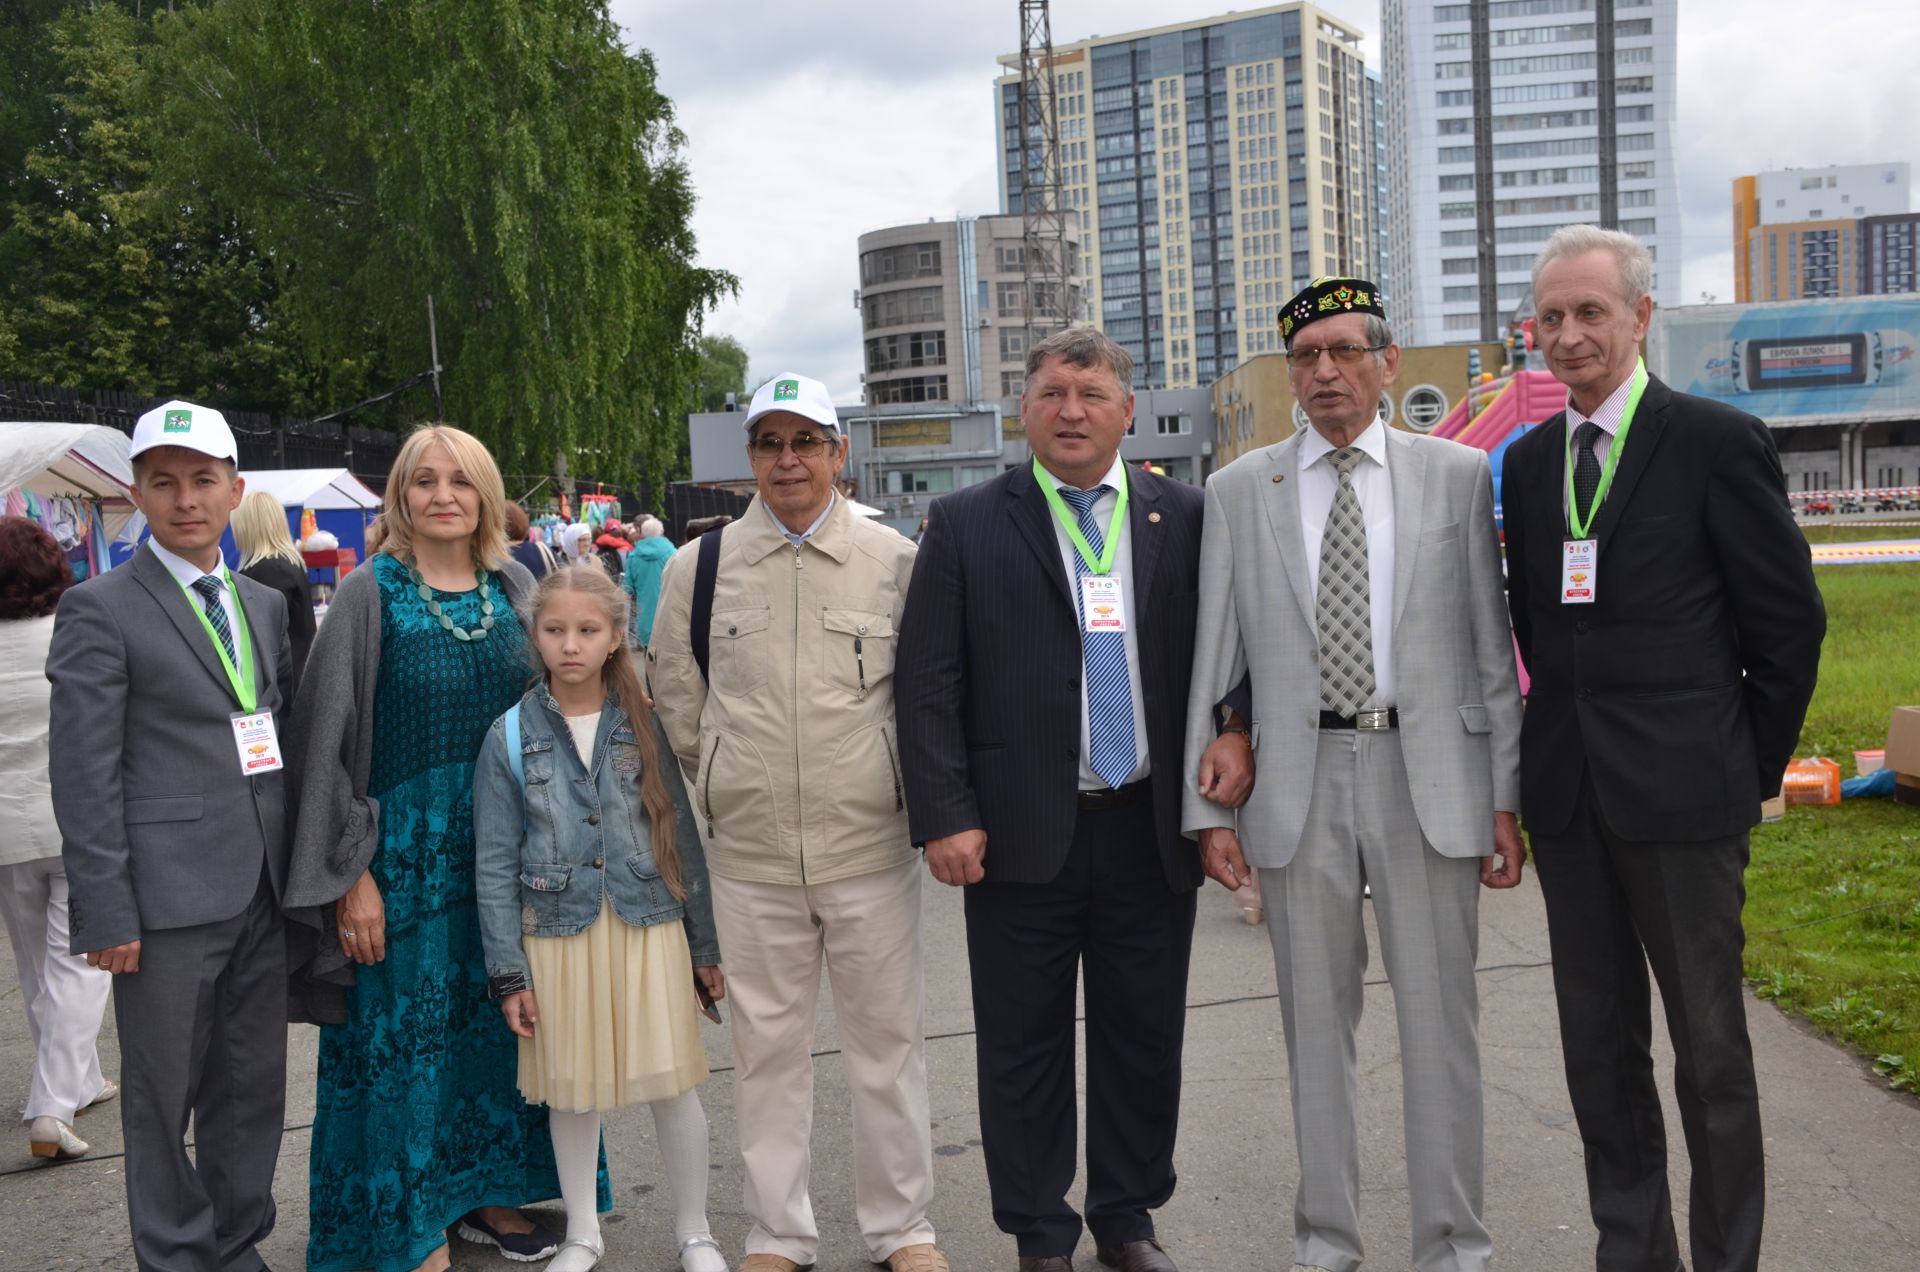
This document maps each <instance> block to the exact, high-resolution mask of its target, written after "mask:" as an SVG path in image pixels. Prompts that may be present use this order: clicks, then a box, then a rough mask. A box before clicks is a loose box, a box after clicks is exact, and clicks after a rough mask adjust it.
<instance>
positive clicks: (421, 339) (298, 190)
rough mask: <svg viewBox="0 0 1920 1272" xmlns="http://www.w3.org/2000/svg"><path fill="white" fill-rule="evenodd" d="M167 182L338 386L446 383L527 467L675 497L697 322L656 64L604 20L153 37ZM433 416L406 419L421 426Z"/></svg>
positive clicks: (502, 20)
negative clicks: (670, 486)
mask: <svg viewBox="0 0 1920 1272" xmlns="http://www.w3.org/2000/svg"><path fill="white" fill-rule="evenodd" d="M156 23H157V28H158V30H159V31H160V33H161V37H162V38H161V44H162V46H163V54H162V56H161V57H160V58H159V59H158V60H157V62H156V83H159V84H164V86H165V94H164V103H163V111H162V116H161V118H162V120H163V122H164V127H165V132H166V135H167V136H168V138H169V139H170V144H169V146H168V155H169V166H170V170H171V171H172V173H173V174H174V178H175V179H176V180H177V181H179V182H181V183H183V184H184V185H186V186H188V187H190V188H192V189H194V190H196V191H201V192H204V193H205V194H206V195H207V196H208V197H210V198H212V199H213V200H215V201H217V202H219V203H221V204H222V205H225V206H230V207H233V208H235V209H236V210H237V211H238V213H239V214H240V216H241V217H242V218H243V220H244V221H245V223H246V224H247V225H249V226H250V227H252V229H253V230H254V232H255V233H256V234H257V235H258V236H259V238H260V241H261V242H262V243H263V244H265V245H266V247H267V249H268V250H269V251H270V254H271V256H272V259H273V260H274V262H275V265H276V270H277V281H278V285H279V298H278V302H277V308H278V313H279V314H280V315H281V317H282V318H284V319H287V320H290V321H291V322H292V324H293V326H294V328H295V329H296V330H297V331H298V332H299V335H300V338H301V342H302V347H303V350H304V352H305V354H306V355H307V357H308V358H309V359H311V360H313V361H314V362H315V363H317V364H320V365H324V366H339V365H343V364H347V363H351V362H354V361H355V360H361V361H367V360H371V361H372V362H373V363H375V364H379V365H384V366H386V367H389V368H392V369H393V372H394V374H396V375H405V374H407V373H410V372H412V371H416V370H419V369H422V368H424V367H426V366H427V365H428V361H429V353H428V344H427V329H426V323H425V302H426V297H427V296H428V295H429V294H431V295H432V296H433V297H434V298H435V302H436V308H437V313H438V319H439V347H440V358H441V362H442V363H443V365H444V366H445V367H446V373H445V375H444V377H443V384H444V391H445V412H444V413H445V415H446V417H447V418H448V419H449V420H451V421H453V422H456V423H458V424H461V425H462V426H463V427H467V428H470V429H471V430H472V431H474V432H475V433H476V434H478V435H479V436H480V437H481V438H483V439H484V440H485V441H486V442H487V443H488V444H489V445H490V446H491V447H493V449H494V451H495V454H496V455H497V456H498V457H499V459H500V461H501V463H502V466H503V467H505V468H506V469H508V470H509V471H519V472H541V471H551V470H552V468H553V467H555V466H557V465H558V463H559V461H560V460H561V459H562V458H564V460H565V466H566V467H568V468H570V469H571V470H573V471H576V472H589V473H593V474H594V475H596V476H603V477H616V476H626V475H629V474H632V473H634V472H636V471H640V472H644V473H646V474H648V475H650V476H654V477H656V478H657V477H660V476H664V475H665V474H666V472H667V471H668V470H669V469H670V467H671V466H672V464H673V458H674V452H675V438H676V437H677V436H678V434H679V433H680V432H682V431H684V424H683V423H682V421H681V413H682V412H683V411H684V409H685V406H686V404H687V403H688V402H689V401H690V400H692V398H693V395H694V386H695V379H696V375H697V373H698V370H699V365H700V358H699V350H698V347H697V345H696V343H695V342H696V339H697V337H698V335H699V329H700V324H701V321H702V319H703V317H704V314H705V312H706V310H707V308H708V307H709V306H711V305H712V304H713V303H714V302H715V301H716V300H717V299H718V298H719V297H720V296H721V295H722V294H724V293H725V292H726V291H727V290H728V289H730V288H731V287H732V286H733V279H732V277H731V276H730V275H728V274H725V273H723V272H720V271H716V270H709V269H702V268H699V267H697V266H695V265H694V263H693V258H694V244H693V236H692V233H691V231H690V229H689V228H688V220H689V217H690V215H691V211H692V204H693V195H692V190H691V187H690V184H689V182H688V179H687V174H686V170H685V167H684V165H683V163H682V162H681V160H680V157H679V148H680V145H681V142H682V139H681V136H680V134H679V132H678V131H677V130H676V129H675V128H674V126H673V122H672V107H671V104H670V103H669V102H668V100H667V99H666V98H665V97H664V96H663V95H662V94H661V93H660V91H659V89H658V87H657V85H656V83H655V77H654V69H653V63H652V59H651V57H650V56H649V55H648V54H646V53H644V52H640V53H634V54H629V53H628V52H627V51H626V50H625V49H623V48H622V46H621V43H620V38H619V29H618V27H617V26H616V25H615V24H614V23H613V21H612V19H611V18H610V17H609V15H608V13H607V10H606V6H605V4H604V3H601V2H599V0H410V2H409V3H407V4H388V5H369V4H366V3H364V2H363V0H219V2H217V3H213V4H209V5H207V6H205V7H203V8H200V9H196V10H187V11H184V12H181V13H179V14H163V15H159V17H158V18H157V19H156ZM418 401H419V399H418V398H417V397H416V398H415V399H414V402H415V406H414V409H415V410H416V411H417V410H419V409H420V408H419V406H418Z"/></svg>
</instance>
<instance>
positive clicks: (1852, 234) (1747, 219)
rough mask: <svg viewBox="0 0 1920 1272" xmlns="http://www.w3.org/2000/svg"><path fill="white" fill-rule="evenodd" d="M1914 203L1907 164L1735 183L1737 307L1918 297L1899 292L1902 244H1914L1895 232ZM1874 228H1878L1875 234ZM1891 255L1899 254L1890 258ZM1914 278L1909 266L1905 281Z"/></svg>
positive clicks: (1805, 171)
mask: <svg viewBox="0 0 1920 1272" xmlns="http://www.w3.org/2000/svg"><path fill="white" fill-rule="evenodd" d="M1911 198H1912V172H1911V169H1910V168H1909V167H1908V165H1907V164H1904V163H1867V164H1847V165H1844V166H1839V167H1831V168H1785V169H1781V170H1779V171H1775V172H1760V173H1754V174H1751V175H1749V176H1742V177H1735V178H1734V179H1733V298H1734V301H1735V302H1736V303H1738V304H1745V303H1747V302H1749V301H1765V300H1797V299H1799V298H1801V297H1803V296H1853V295H1858V294H1861V293H1874V292H1887V291H1911V290H1913V287H1912V285H1911V284H1910V283H1909V284H1908V285H1907V286H1905V287H1902V286H1900V285H1899V279H1900V278H1901V277H1902V274H1901V271H1900V268H1899V255H1898V252H1899V249H1900V247H1901V246H1902V244H1903V243H1907V244H1910V242H1911V235H1912V231H1911V230H1908V231H1906V232H1905V234H1904V236H1903V234H1902V232H1901V231H1900V230H1899V229H1898V228H1897V227H1898V225H1899V223H1900V217H1901V216H1902V214H1904V213H1906V212H1907V210H1908V209H1909V207H1910V206H1911ZM1881 218H1888V219H1887V220H1884V221H1883V220H1881ZM1869 225H1872V226H1875V227H1877V228H1876V229H1875V230H1874V231H1873V232H1872V233H1871V234H1870V233H1869V232H1868V229H1867V227H1868V226H1869ZM1889 249H1891V250H1892V251H1893V252H1894V253H1895V254H1894V256H1893V257H1891V258H1889V257H1888V256H1887V251H1888V250H1889ZM1909 260H1910V258H1909ZM1889 263H1891V264H1892V265H1893V270H1892V279H1893V282H1892V283H1891V285H1889V282H1888V270H1887V268H1886V267H1887V265H1888V264H1889ZM1876 266H1877V267H1878V268H1877V269H1876ZM1911 272H1912V270H1911V264H1909V266H1908V269H1907V271H1906V273H1907V275H1911Z"/></svg>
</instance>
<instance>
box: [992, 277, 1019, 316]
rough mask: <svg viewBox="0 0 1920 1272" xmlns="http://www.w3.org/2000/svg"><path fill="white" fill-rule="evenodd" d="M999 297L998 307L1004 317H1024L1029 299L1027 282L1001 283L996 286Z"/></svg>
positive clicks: (996, 293)
mask: <svg viewBox="0 0 1920 1272" xmlns="http://www.w3.org/2000/svg"><path fill="white" fill-rule="evenodd" d="M995 295H996V297H997V298H998V305H997V308H998V310H999V315H1000V317H1002V318H1022V317H1025V316H1026V312H1027V299H1026V284H1025V283H1000V284H998V285H997V287H996V288H995Z"/></svg>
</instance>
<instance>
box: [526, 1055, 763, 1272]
mask: <svg viewBox="0 0 1920 1272" xmlns="http://www.w3.org/2000/svg"><path fill="white" fill-rule="evenodd" d="M647 1107H648V1108H650V1109H652V1110H653V1128H654V1135H655V1137H656V1138H657V1139H658V1140H659V1141H660V1162H661V1165H662V1166H664V1167H665V1168H666V1175H667V1187H668V1189H669V1190H670V1191H671V1192H672V1194H673V1232H674V1239H675V1240H676V1241H677V1242H685V1241H686V1240H687V1238H689V1237H705V1236H709V1235H711V1234H710V1232H709V1230H708V1228H707V1173H708V1170H707V1168H708V1156H707V1112H706V1110H705V1109H703V1108H702V1107H700V1093H699V1092H698V1091H697V1090H691V1091H686V1092H683V1093H682V1094H680V1095H676V1096H674V1097H673V1098H672V1099H669V1100H655V1101H654V1102H653V1103H652V1104H650V1105H648V1106H647ZM547 1125H548V1130H549V1132H550V1133H551V1134H552V1136H553V1158H554V1163H555V1165H556V1166H557V1167H558V1168H559V1172H560V1200H561V1201H562V1202H564V1203H565V1205H566V1208H567V1240H569V1241H587V1242H591V1243H594V1244H598V1243H599V1239H600V1214H599V1211H598V1208H597V1207H596V1205H595V1202H596V1200H597V1198H596V1196H595V1192H596V1188H595V1172H596V1167H597V1166H598V1164H599V1156H600V1114H599V1113H598V1112H592V1111H589V1112H586V1113H563V1112H561V1111H560V1110H559V1109H552V1110H549V1112H548V1114H547ZM582 1253H583V1252H581V1251H578V1250H568V1251H565V1252H564V1253H562V1254H560V1255H558V1256H556V1257H555V1258H554V1259H553V1261H552V1262H551V1263H549V1264H548V1267H549V1269H551V1272H571V1270H572V1268H573V1266H574V1265H573V1261H574V1259H575V1258H576V1257H579V1256H580V1255H581V1254H582ZM692 1253H693V1254H694V1255H696V1256H697V1255H701V1254H704V1255H708V1256H712V1257H713V1258H714V1259H715V1260H718V1257H719V1256H718V1255H716V1254H715V1253H714V1252H713V1251H712V1250H706V1249H700V1248H697V1249H696V1250H695V1251H693V1252H692ZM579 1266H581V1267H586V1266H589V1264H587V1263H584V1262H583V1263H581V1264H580V1265H579ZM695 1266H696V1267H698V1266H701V1265H700V1264H696V1265H695ZM715 1266H718V1267H724V1266H725V1264H724V1262H717V1263H716V1264H715Z"/></svg>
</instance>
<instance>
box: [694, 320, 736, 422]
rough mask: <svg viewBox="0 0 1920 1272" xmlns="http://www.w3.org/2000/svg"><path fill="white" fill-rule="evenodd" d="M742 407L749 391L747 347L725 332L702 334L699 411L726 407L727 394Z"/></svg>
mask: <svg viewBox="0 0 1920 1272" xmlns="http://www.w3.org/2000/svg"><path fill="white" fill-rule="evenodd" d="M729 393H731V394H733V395H734V400H735V401H737V402H739V403H740V404H741V406H742V407H744V406H745V405H746V394H747V350H746V347H745V346H744V345H742V344H741V343H740V342H739V341H738V340H735V339H734V338H733V337H732V336H729V335H725V334H722V333H717V332H716V333H709V334H707V335H704V336H701V337H700V373H699V376H698V377H697V378H696V379H695V381H694V406H693V409H694V410H696V411H720V410H725V409H726V405H727V394H729Z"/></svg>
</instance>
